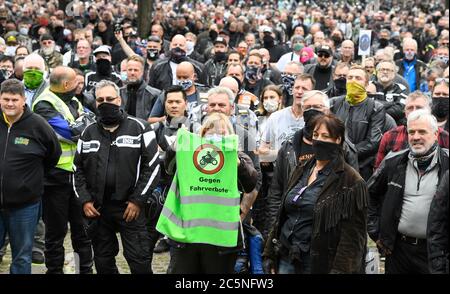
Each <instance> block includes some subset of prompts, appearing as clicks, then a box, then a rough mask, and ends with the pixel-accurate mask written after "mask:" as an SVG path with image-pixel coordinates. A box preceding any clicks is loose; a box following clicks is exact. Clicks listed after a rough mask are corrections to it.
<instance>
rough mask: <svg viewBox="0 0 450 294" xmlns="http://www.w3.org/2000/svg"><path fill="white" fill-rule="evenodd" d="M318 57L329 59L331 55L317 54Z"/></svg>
mask: <svg viewBox="0 0 450 294" xmlns="http://www.w3.org/2000/svg"><path fill="white" fill-rule="evenodd" d="M317 57H320V58H322V57H323V58H329V57H330V54H327V53H317Z"/></svg>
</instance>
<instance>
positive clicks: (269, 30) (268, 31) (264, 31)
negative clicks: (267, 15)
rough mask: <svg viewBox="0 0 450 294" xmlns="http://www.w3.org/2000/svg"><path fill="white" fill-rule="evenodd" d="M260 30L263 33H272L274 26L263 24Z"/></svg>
mask: <svg viewBox="0 0 450 294" xmlns="http://www.w3.org/2000/svg"><path fill="white" fill-rule="evenodd" d="M260 31H261V32H263V33H272V32H273V30H272V28H271V27H269V26H261V27H260Z"/></svg>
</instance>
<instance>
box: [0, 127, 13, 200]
mask: <svg viewBox="0 0 450 294" xmlns="http://www.w3.org/2000/svg"><path fill="white" fill-rule="evenodd" d="M11 127H12V126H9V127H8V133H7V134H6V142H5V152H4V153H3V166H5V160H6V151H7V150H8V141H9V134H10V131H11ZM3 174H4V170H3V169H2V176H1V177H0V186H1V187H2V189H1V194H0V206H1V207H3Z"/></svg>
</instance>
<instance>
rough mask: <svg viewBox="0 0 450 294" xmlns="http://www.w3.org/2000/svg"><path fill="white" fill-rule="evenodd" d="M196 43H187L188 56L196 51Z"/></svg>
mask: <svg viewBox="0 0 450 294" xmlns="http://www.w3.org/2000/svg"><path fill="white" fill-rule="evenodd" d="M194 46H195V44H194V42H192V41H186V49H187V50H186V54H187V55H190V54H191V53H192V51H194Z"/></svg>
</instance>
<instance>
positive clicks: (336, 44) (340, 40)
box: [331, 36, 342, 47]
mask: <svg viewBox="0 0 450 294" xmlns="http://www.w3.org/2000/svg"><path fill="white" fill-rule="evenodd" d="M331 40H333V42H334V45H335V46H336V47H337V46H339V45H341V43H342V39H341V37H339V36H332V37H331Z"/></svg>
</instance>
